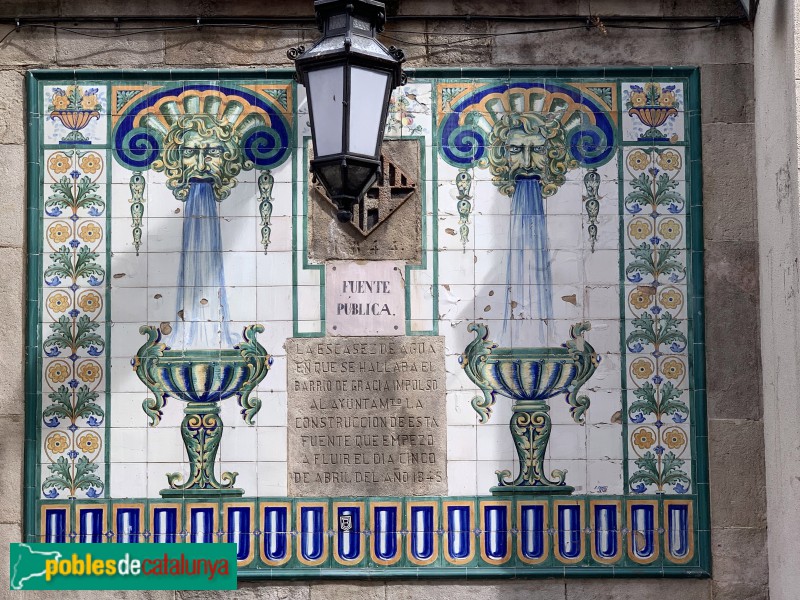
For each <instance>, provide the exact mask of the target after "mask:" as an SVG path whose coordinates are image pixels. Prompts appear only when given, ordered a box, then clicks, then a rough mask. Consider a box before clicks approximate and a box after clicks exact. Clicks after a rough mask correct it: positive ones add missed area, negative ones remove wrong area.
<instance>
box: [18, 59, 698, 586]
mask: <svg viewBox="0 0 800 600" xmlns="http://www.w3.org/2000/svg"><path fill="white" fill-rule="evenodd" d="M662 75H663V76H662ZM697 81H698V76H697V73H696V72H695V71H693V70H690V69H686V70H683V71H676V70H674V69H673V70H665V71H664V72H663V73H661V72H660V71H659V70H658V69H653V70H647V71H637V70H625V69H620V70H605V71H603V72H598V73H592V72H581V73H580V74H579V73H577V72H575V73H570V72H568V71H566V72H564V71H559V72H558V76H556V73H555V72H541V73H540V72H518V73H515V72H511V74H510V75H509V73H508V72H504V73H503V74H498V75H495V74H494V73H492V72H491V71H475V72H473V73H470V74H469V75H468V76H467V75H466V74H464V73H460V72H455V71H453V72H448V71H427V72H426V71H417V72H416V73H415V74H414V76H413V77H410V79H409V82H408V84H407V85H406V86H404V87H403V88H400V89H399V90H397V91H396V92H395V94H394V96H393V98H392V104H391V106H390V112H389V118H388V122H387V126H386V131H385V136H386V140H387V141H389V142H390V143H397V144H401V145H399V146H391V147H392V148H400V149H399V150H397V152H398V153H399V154H397V156H401V157H403V158H402V159H401V158H397V157H395V158H393V157H392V156H391V155H386V157H385V161H386V164H385V172H386V173H387V177H388V178H389V179H390V180H391V182H390V183H387V184H386V186H385V187H384V188H381V189H379V188H378V187H376V188H375V194H374V196H373V198H376V199H377V198H380V199H381V202H384V201H388V202H389V203H390V204H389V205H390V206H391V209H390V210H389V211H388V212H384V208H383V207H385V206H386V205H385V204H382V205H381V207H382V208H381V211H382V212H381V214H380V218H379V219H377V220H374V219H373V220H371V221H370V220H369V219H372V218H373V217H372V216H370V217H369V219H367V211H368V208H369V207H368V205H367V204H365V205H364V206H363V207H362V209H363V211H364V215H363V217H364V219H363V220H362V221H359V222H358V223H356V224H355V226H354V227H355V228H358V229H359V232H355V228H353V231H354V232H355V233H353V235H354V238H353V239H356V240H358V244H356V246H354V247H355V248H356V250H355V251H354V252H356V251H357V252H358V253H361V254H360V256H361V255H363V256H367V257H369V256H371V255H374V256H375V257H376V259H375V260H374V261H373V260H372V259H369V258H368V259H367V260H370V261H371V262H370V267H371V268H374V269H375V272H379V271H380V269H384V268H385V269H390V270H393V271H392V272H393V273H397V272H399V274H398V275H392V278H393V279H392V282H393V283H392V286H394V287H395V288H397V290H398V292H397V296H396V297H394V298H393V300H392V302H396V303H397V304H396V305H397V306H399V307H400V308H399V309H395V304H391V307H392V308H391V310H392V311H395V312H394V314H393V315H392V318H391V319H386V320H384V321H377V320H376V321H374V323H377V324H370V325H368V326H367V325H355V326H353V325H348V328H349V329H347V331H348V333H347V335H348V336H351V335H355V336H356V338H358V336H361V337H362V338H363V340H364V341H365V343H367V342H370V341H372V340H379V341H380V340H391V339H396V340H398V343H399V344H401V346H398V347H402V348H403V352H405V351H406V350H405V348H406V346H403V345H402V344H406V343H407V341H409V340H412V341H413V340H418V341H424V340H426V339H430V340H431V346H430V348H434V347H436V345H435V344H434V340H439V339H442V340H443V347H444V356H443V357H441V359H442V365H443V375H442V382H443V386H444V388H445V389H444V390H439V391H441V398H442V401H443V402H444V405H443V406H442V412H441V415H442V417H443V418H440V419H437V422H436V424H435V426H436V428H437V429H436V432H438V433H434V434H432V435H436V436H439V437H437V440H438V441H437V442H436V443H437V444H440V445H439V446H437V448H441V450H440V451H438V452H439V455H438V456H436V457H432V458H431V459H430V460H431V461H433V462H436V463H437V464H438V465H441V466H440V467H437V468H439V469H441V475H440V476H439V479H438V481H437V482H433V483H431V482H430V481H428V483H427V484H425V482H421V481H412V483H415V484H417V483H418V484H421V485H422V487H420V488H416V487H413V486H412V487H409V486H408V485H404V484H403V483H404V482H403V480H402V476H398V480H397V481H396V482H395V484H394V486H391V485H389V484H390V483H391V482H389V481H388V480H386V481H384V480H383V479H382V480H381V482H380V487H376V488H375V489H374V490H373V491H370V492H369V493H364V494H357V495H353V496H351V497H339V496H334V495H333V494H335V493H336V491H335V490H336V486H335V485H332V486H328V487H329V488H330V489H331V490H332V494H331V496H330V497H328V496H325V494H316V495H311V496H308V495H303V494H298V493H294V494H293V493H292V490H297V489H299V488H297V487H293V484H296V483H297V482H296V481H294V480H292V478H293V477H295V476H296V473H295V471H296V468H297V465H296V464H294V461H295V459H294V458H293V455H292V450H291V449H290V447H291V445H292V443H293V442H292V439H293V435H296V434H294V432H293V428H294V422H295V415H296V413H295V412H294V411H296V407H293V406H292V403H293V402H297V401H298V400H297V396H296V395H293V392H294V391H296V390H297V389H299V385H300V384H299V383H298V381H297V378H296V376H294V375H293V373H294V371H293V370H292V369H293V368H294V363H293V359H292V356H291V353H290V352H289V344H290V343H294V342H293V340H295V341H301V340H304V339H307V338H318V339H319V340H320V342H324V343H331V342H334V343H335V342H336V340H337V339H340V340H342V339H347V340H350V339H353V338H351V337H348V338H337V336H341V335H343V333H341V331H340V330H339V329H337V328H338V327H342V321H341V318H342V317H341V311H342V307H344V306H346V307H347V308H346V309H345V310H346V311H353V310H355V311H356V313H357V314H359V315H361V313H360V312H359V311H362V310H364V311H367V312H369V311H373V310H374V311H375V314H376V315H377V314H378V312H379V311H380V305H378V304H375V305H371V304H370V305H363V306H365V307H366V308H361V306H362V305H356V304H347V305H345V304H342V302H344V300H343V298H344V294H343V291H342V288H341V285H342V284H341V280H342V278H343V277H345V276H344V275H339V274H337V273H334V271H335V269H336V267H337V265H338V266H339V267H340V268H345V271H342V273H351V272H357V271H358V269H364V268H365V267H364V266H363V264H364V263H363V262H358V261H355V260H351V261H348V262H347V263H344V262H341V261H338V260H334V259H330V258H324V259H320V258H319V255H318V254H316V252H317V244H318V239H314V236H317V238H318V237H319V231H318V230H316V229H314V227H313V225H314V223H313V222H312V220H311V218H310V217H311V215H314V219H317V220H319V219H320V218H326V216H327V215H329V214H331V211H330V208H329V207H326V205H325V204H324V200H322V201H321V200H320V197H321V196H320V195H319V193H318V191H317V188H316V187H315V182H313V181H309V178H308V176H307V171H308V168H307V164H308V160H309V157H310V156H311V152H312V149H311V144H310V137H311V133H310V126H309V116H308V108H307V102H306V97H305V91H304V90H303V88H302V87H298V86H297V85H296V84H295V83H294V82H293V81H292V79H291V77H290V76H289V74H288V73H283V74H280V73H279V74H278V75H276V76H270V77H269V78H264V79H254V78H253V76H252V74H248V73H242V72H230V73H225V72H214V73H213V74H212V75H209V74H206V73H204V72H202V71H197V72H185V73H182V74H180V77H175V76H174V74H169V73H159V72H150V73H148V74H144V73H142V74H141V75H139V74H135V73H126V74H125V75H124V76H123V75H122V74H120V73H116V72H107V73H103V72H93V73H86V74H85V75H80V74H73V73H71V72H70V73H69V74H65V73H61V72H55V71H42V72H36V73H35V74H34V75H32V76H31V77H29V91H30V94H29V97H30V102H29V111H30V119H31V123H32V128H31V132H32V134H33V136H32V137H31V138H30V145H29V153H30V161H29V162H30V164H31V167H30V168H31V172H30V175H31V177H32V179H31V181H38V185H37V186H32V189H31V191H30V198H29V200H30V208H31V212H30V213H29V214H31V215H33V218H32V219H31V221H32V222H31V223H30V229H29V231H30V235H31V236H34V237H32V238H31V243H30V244H29V247H30V248H31V250H30V254H29V259H30V260H29V263H30V269H31V273H30V276H31V282H32V284H31V286H30V288H29V289H30V298H29V300H30V303H29V306H31V313H30V315H29V320H30V321H31V323H32V325H31V326H29V343H30V345H31V347H32V348H35V352H34V353H32V355H31V357H30V359H29V363H28V376H27V386H28V388H27V394H28V399H29V403H28V410H29V414H28V418H29V419H30V421H31V422H30V423H29V430H30V431H35V436H34V437H35V439H33V440H31V443H30V445H29V447H28V449H27V460H28V469H27V472H26V477H27V481H26V486H27V488H26V489H27V493H26V503H27V504H26V505H27V509H26V510H27V515H28V519H27V522H28V530H27V535H28V536H30V539H39V540H42V541H52V542H60V541H74V542H114V543H157V542H190V543H212V542H233V543H236V544H237V547H238V551H239V552H238V554H239V555H238V558H239V565H240V571H241V572H242V573H243V574H244V575H245V576H250V575H252V576H261V577H298V576H304V575H308V576H325V574H326V573H329V572H333V571H335V570H339V569H345V568H346V569H348V570H349V571H348V572H350V573H352V574H353V575H356V576H362V575H363V576H369V575H371V574H373V575H374V574H376V573H380V574H381V575H382V576H392V575H396V576H408V575H409V574H412V573H413V574H417V573H420V572H422V571H424V572H426V573H428V574H429V575H432V576H437V575H442V576H446V575H448V573H451V572H452V571H453V570H460V571H459V572H461V573H466V574H467V575H468V576H471V575H481V574H494V575H508V576H521V575H522V576H525V575H527V576H537V575H542V576H548V575H549V576H552V575H554V574H561V573H567V574H570V573H573V572H575V571H582V572H584V573H588V572H591V573H592V574H595V575H599V576H602V575H606V574H607V575H612V574H615V573H617V574H618V573H620V572H626V573H627V572H628V571H630V574H637V573H639V574H641V575H662V574H671V575H675V576H680V575H686V574H694V575H697V574H699V573H703V572H706V571H707V569H708V555H709V548H708V544H709V540H708V511H707V497H708V483H707V475H706V466H705V460H706V457H705V444H706V435H705V404H704V402H705V401H704V393H705V390H704V377H703V373H702V365H703V360H704V359H703V337H702V321H701V313H702V302H703V297H702V231H701V229H700V225H701V219H700V195H699V190H700V178H699V173H700V152H699V147H698V145H697V140H698V126H699V114H700V113H699V110H700V109H699V89H698V84H697ZM395 141H396V142H395ZM402 144H405V145H404V146H403V145H402ZM387 147H388V146H387ZM404 153H405V154H404ZM409 153H410V154H409ZM409 156H410V157H412V158H413V160H410V159H409ZM387 199H388V200H387ZM320 202H321V203H320ZM403 203H418V205H416V204H415V208H414V210H416V211H417V212H416V213H413V212H411V213H401V211H402V210H407V209H404V208H402V207H403V205H404V204H403ZM375 206H377V205H375ZM406 206H407V205H406ZM360 210H361V209H360ZM325 211H327V212H325ZM395 211H396V213H397V214H396V215H394V216H395V220H392V216H393V214H394V212H395ZM372 214H373V213H369V215H372ZM374 214H375V215H377V210H374ZM400 214H404V215H405V214H412V215H413V214H416V215H417V218H418V243H419V248H418V251H417V252H416V254H415V255H414V258H402V259H401V258H397V257H396V256H395V255H391V256H393V257H394V258H392V259H391V260H388V259H383V260H381V257H382V256H384V254H383V253H384V252H387V250H386V248H380V247H378V246H379V244H378V243H377V242H376V240H379V239H387V238H381V237H380V236H381V235H384V234H385V230H386V229H387V228H390V227H392V226H397V216H398V215H400ZM320 215H322V217H320ZM357 218H358V215H357ZM403 218H406V217H403ZM331 226H332V227H340V226H339V225H336V224H335V223H332V224H331ZM326 227H327V226H326ZM348 227H350V226H348ZM367 229H369V231H368V232H367V231H366V230H367ZM381 229H384V232H381ZM373 232H376V233H375V234H373ZM331 236H333V233H332V234H331ZM393 243H395V242H391V243H390V245H391V244H393ZM396 250H397V248H389V250H388V252H392V251H396ZM370 253H372V254H370ZM372 263H374V264H372ZM359 265H360V266H359ZM331 269H333V270H334V271H332V270H331ZM347 269H350V270H347ZM354 270H355V271H354ZM326 280H329V281H327V285H326ZM331 282H334V283H331ZM344 285H345V288H344V291H346V290H347V287H346V286H347V283H346V282H345V284H344ZM351 291H352V289H351ZM370 301H371V300H370ZM337 303H339V304H337ZM370 306H376V307H378V308H369V307H370ZM334 307H338V309H336V311H335V310H334ZM351 307H352V308H351ZM384 310H385V311H386V312H387V313H388V312H389V311H390V309H389V304H387V305H386V308H385V309H384ZM337 311H338V312H337ZM365 314H366V313H365ZM367 321H368V320H367V319H364V320H363V323H367ZM361 322H362V321H358V323H361ZM370 323H372V321H371V322H370ZM382 328H383V329H382ZM375 331H383V332H385V334H386V335H389V336H390V337H388V338H374V337H370V336H374V334H375ZM391 336H397V337H395V338H392V337H391ZM420 347H421V346H420ZM364 379H365V381H366V377H365V378H364ZM367 385H369V383H368V382H367ZM354 389H355V388H354ZM366 389H368V390H369V389H370V388H369V387H367V388H366ZM433 389H436V388H435V387H434V388H433ZM322 391H324V389H323V390H322ZM367 395H369V394H367ZM373 396H374V398H373V399H376V398H377V396H378V395H373ZM325 397H327V396H325V394H321V395H320V398H325ZM421 397H422V398H425V396H424V394H423V396H421ZM431 398H434V395H430V396H429V398H428V400H426V401H430V402H433V400H431ZM378 401H379V402H384V400H381V399H378ZM385 402H386V403H387V404H386V406H390V405H391V400H385ZM397 402H400V400H398V401H397ZM403 402H404V403H406V404H407V405H408V406H407V407H410V401H409V400H408V399H407V398H406V399H404V400H403ZM322 406H323V405H322V404H320V407H322ZM359 406H361V405H359ZM398 406H399V404H398ZM404 406H405V404H404ZM362 408H363V406H362ZM343 414H348V413H343ZM352 414H353V416H359V417H361V415H365V414H367V413H365V412H361V413H359V412H357V411H356V412H354V413H352ZM370 414H372V413H370ZM365 418H366V417H365ZM369 418H372V417H369ZM438 420H442V422H441V423H439V422H438ZM367 422H372V421H367ZM411 450H415V449H413V448H412V449H411ZM412 455H413V460H414V461H422V460H424V461H428V460H429V459H428V458H427V457H428V455H427V454H424V453H420V454H415V453H411V452H409V454H408V457H409V458H408V460H412V458H411V457H412ZM332 456H334V455H332ZM325 464H327V463H325ZM401 471H402V469H401ZM428 472H429V471H425V470H424V468H423V467H420V469H419V473H418V477H419V478H423V473H428ZM432 472H433V471H432ZM387 473H388V470H387ZM409 473H410V476H411V477H412V478H414V477H415V475H414V472H413V470H409ZM339 476H341V477H343V479H342V481H341V483H342V484H344V483H345V479H344V477H346V476H345V475H340V474H338V473H337V477H339ZM426 476H427V475H426ZM331 483H335V481H331ZM407 483H409V482H407ZM387 485H389V489H391V490H393V491H392V492H391V493H386V492H385V490H386V489H387V487H386V486H387ZM425 485H429V486H433V487H429V488H425ZM436 485H438V486H439V487H438V488H437V487H436ZM325 489H328V488H325ZM379 489H380V490H381V491H378V490H379ZM416 489H420V490H423V491H421V492H420V491H411V490H416ZM425 489H437V490H441V491H442V493H441V494H439V492H438V491H437V492H436V494H432V493H429V492H425V491H424V490H425ZM413 494H421V495H418V496H416V495H413Z"/></svg>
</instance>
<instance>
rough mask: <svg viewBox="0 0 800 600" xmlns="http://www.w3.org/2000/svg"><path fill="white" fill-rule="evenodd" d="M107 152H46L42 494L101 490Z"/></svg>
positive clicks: (96, 493) (79, 494)
mask: <svg viewBox="0 0 800 600" xmlns="http://www.w3.org/2000/svg"><path fill="white" fill-rule="evenodd" d="M105 155H106V151H104V150H99V151H96V150H89V149H88V148H86V149H84V147H83V146H80V147H76V148H69V149H64V150H58V151H52V152H45V155H44V164H45V169H46V175H45V184H44V190H43V191H44V194H43V200H44V202H43V207H44V218H43V233H44V239H43V250H44V257H45V260H44V261H43V262H44V267H43V272H42V284H43V286H42V303H43V312H42V315H41V317H42V334H41V335H42V339H43V340H44V341H43V342H42V346H41V350H42V353H43V360H42V373H43V392H44V394H43V398H42V426H43V428H42V435H43V440H42V443H43V446H42V451H43V456H44V457H46V458H47V461H48V462H49V464H48V465H47V468H46V469H45V472H44V473H43V477H42V489H41V493H42V495H43V497H45V498H64V497H89V498H96V497H98V496H101V495H102V494H103V492H104V491H105V486H106V481H105V473H104V470H103V469H101V468H98V467H99V463H103V462H105V453H104V446H105V441H104V439H105V433H106V430H105V425H106V423H105V421H106V409H105V405H106V394H105V385H106V379H107V375H106V368H107V364H106V357H107V355H108V352H107V339H106V328H105V321H106V317H105V315H106V313H105V310H104V308H105V304H106V285H107V281H106V279H107V277H106V267H105V264H106V263H105V237H106V234H107V231H106V220H105V215H106V211H107V199H106V193H105V185H104V173H105V170H106V158H105Z"/></svg>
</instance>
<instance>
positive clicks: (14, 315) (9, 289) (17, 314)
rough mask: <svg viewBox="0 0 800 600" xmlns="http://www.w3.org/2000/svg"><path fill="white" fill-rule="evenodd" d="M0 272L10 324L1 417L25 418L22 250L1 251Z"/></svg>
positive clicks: (0, 374)
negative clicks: (23, 416)
mask: <svg viewBox="0 0 800 600" xmlns="http://www.w3.org/2000/svg"><path fill="white" fill-rule="evenodd" d="M0 214H2V213H1V212H0ZM0 273H3V280H4V282H5V285H4V286H3V287H2V288H0V306H3V307H4V311H5V317H6V318H7V319H8V323H9V326H8V327H6V328H5V331H4V332H3V337H4V344H3V352H0V389H2V390H3V393H2V394H0V415H22V414H23V413H24V410H25V409H24V394H23V364H24V360H25V342H24V327H25V315H24V306H25V301H24V294H25V273H24V260H23V252H22V249H19V248H0Z"/></svg>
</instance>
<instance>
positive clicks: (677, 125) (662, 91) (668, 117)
mask: <svg viewBox="0 0 800 600" xmlns="http://www.w3.org/2000/svg"><path fill="white" fill-rule="evenodd" d="M622 102H623V107H622V133H623V140H624V141H626V142H628V141H630V142H645V143H672V144H674V143H676V142H682V141H684V140H685V139H686V137H685V129H686V120H685V117H684V113H685V110H686V103H685V100H684V92H683V83H681V82H660V81H659V82H657V81H645V82H636V83H623V84H622Z"/></svg>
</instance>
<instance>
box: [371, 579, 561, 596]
mask: <svg viewBox="0 0 800 600" xmlns="http://www.w3.org/2000/svg"><path fill="white" fill-rule="evenodd" d="M564 585H565V584H564V582H563V581H557V580H553V579H546V580H538V581H536V582H535V583H534V582H530V581H497V580H491V579H483V580H481V581H480V582H477V581H471V582H462V583H456V582H443V581H430V580H429V581H420V582H415V583H405V582H403V583H400V582H398V583H394V582H389V583H387V584H386V600H442V599H453V598H471V599H475V600H477V599H480V600H564Z"/></svg>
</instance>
